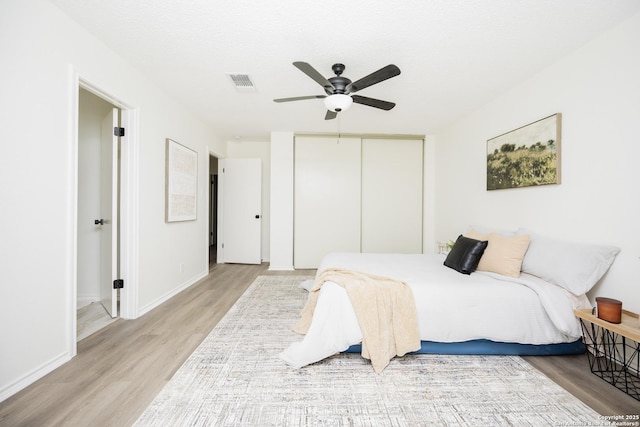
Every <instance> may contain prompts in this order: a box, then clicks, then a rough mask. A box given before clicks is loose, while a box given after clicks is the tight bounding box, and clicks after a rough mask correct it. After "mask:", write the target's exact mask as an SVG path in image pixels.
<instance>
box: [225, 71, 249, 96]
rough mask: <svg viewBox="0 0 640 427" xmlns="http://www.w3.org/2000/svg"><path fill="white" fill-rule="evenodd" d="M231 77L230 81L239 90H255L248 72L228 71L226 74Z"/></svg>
mask: <svg viewBox="0 0 640 427" xmlns="http://www.w3.org/2000/svg"><path fill="white" fill-rule="evenodd" d="M227 75H228V76H229V78H230V79H231V83H233V86H235V88H236V90H237V91H239V92H255V91H256V85H255V84H253V80H251V76H250V75H248V74H239V73H229V74H227Z"/></svg>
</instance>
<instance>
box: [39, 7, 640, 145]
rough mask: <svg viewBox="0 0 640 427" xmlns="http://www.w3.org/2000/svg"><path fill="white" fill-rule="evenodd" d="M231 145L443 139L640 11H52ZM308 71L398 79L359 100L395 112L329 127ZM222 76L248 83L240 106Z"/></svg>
mask: <svg viewBox="0 0 640 427" xmlns="http://www.w3.org/2000/svg"><path fill="white" fill-rule="evenodd" d="M51 1H52V2H53V3H54V4H56V5H57V6H58V7H60V8H61V9H62V10H63V11H64V12H66V13H67V14H68V15H70V16H71V17H72V18H73V19H75V20H76V21H77V22H79V23H80V24H81V25H83V26H85V27H86V28H87V29H88V30H89V31H91V32H92V33H93V34H95V35H96V36H97V37H98V38H99V39H101V40H102V41H103V42H105V43H106V44H107V45H109V46H111V47H112V48H113V49H114V50H116V51H118V52H119V53H120V54H121V55H122V56H123V57H124V58H125V59H127V60H128V61H129V62H130V63H132V64H134V65H135V66H136V67H137V68H138V69H140V70H141V71H142V72H143V73H144V74H145V75H147V76H148V78H149V79H150V80H152V81H154V82H155V83H157V84H158V85H159V86H161V87H163V88H164V89H165V90H166V91H167V92H169V93H170V94H171V95H172V96H174V97H175V98H176V99H178V100H180V101H181V102H183V103H184V104H185V106H186V107H187V108H188V109H190V110H191V111H193V112H194V113H196V114H198V115H199V116H201V117H202V118H203V119H204V120H206V121H207V122H209V123H210V124H211V126H212V127H213V129H214V130H215V131H216V132H217V133H219V134H220V136H221V137H223V138H225V139H233V138H236V137H240V138H242V139H243V140H251V139H267V138H268V135H269V133H270V132H271V131H272V130H276V131H279V130H292V131H313V132H337V131H340V132H363V133H414V134H425V133H433V132H437V131H438V129H440V128H441V127H442V126H446V125H447V124H449V123H451V122H452V121H453V120H455V119H456V118H458V117H460V116H461V115H464V114H466V113H469V112H470V111H473V110H474V109H476V108H479V107H480V106H482V105H483V104H484V103H486V102H488V101H491V100H492V99H494V98H495V97H496V96H498V95H499V94H501V93H503V92H505V91H506V90H508V89H509V88H511V87H513V86H514V85H515V84H517V83H519V82H521V81H523V80H524V79H526V78H528V77H530V76H532V75H533V74H535V73H536V72H538V71H540V70H541V69H543V68H544V67H546V66H548V65H549V64H551V63H552V62H554V61H556V60H558V59H559V58H561V57H563V56H564V55H566V54H567V53H569V52H571V51H572V50H574V49H576V48H578V47H579V46H581V45H583V44H584V43H586V42H587V41H589V40H591V39H593V38H594V37H596V36H597V35H598V34H599V33H601V32H603V31H605V30H606V29H608V28H610V27H611V26H613V25H615V24H617V23H619V22H621V21H622V20H624V19H625V18H626V17H628V16H630V15H631V14H634V13H637V12H638V11H640V1H638V0H562V1H560V0H517V1H514V0H408V1H390V0H384V1H381V0H349V1H345V0H342V1H337V0H325V1H322V2H320V1H310V0H277V1H275V0H271V1H267V0H263V1H248V0H217V1H212V0H190V1H179V0H108V1H107V0H51ZM294 61H305V62H308V63H310V64H311V65H312V66H314V67H315V68H316V69H317V70H318V71H320V73H321V74H323V75H325V76H327V77H330V76H332V75H333V74H332V71H331V65H332V64H334V63H336V62H341V63H343V64H345V65H346V70H345V72H344V76H346V77H349V78H351V79H352V80H354V81H355V80H357V79H359V78H361V77H363V76H365V75H367V74H369V73H371V72H373V71H375V70H377V69H379V68H381V67H383V66H385V65H387V64H390V63H393V64H396V65H397V66H398V67H399V68H400V69H401V70H402V74H401V75H400V76H398V77H395V78H393V79H390V80H387V81H385V82H382V83H380V84H378V85H374V86H371V87H369V88H366V89H363V90H362V91H361V92H358V94H359V95H363V96H368V97H372V98H379V99H383V100H387V101H392V102H396V103H397V106H396V107H395V108H394V109H393V110H391V111H382V110H378V109H374V108H370V107H366V106H363V105H355V104H354V105H353V106H352V107H351V108H350V109H349V110H348V111H345V112H343V113H341V114H339V116H338V119H336V120H332V121H325V120H324V114H325V109H324V105H323V103H322V100H320V99H314V100H305V101H298V102H291V103H284V104H282V103H279V104H276V103H274V102H273V99H274V98H285V97H292V96H303V95H316V94H323V93H324V92H323V91H322V88H321V87H320V86H319V85H318V84H317V83H315V82H314V81H313V80H311V79H310V78H309V77H307V76H306V75H304V74H303V73H302V72H301V71H299V70H298V69H296V68H295V67H294V66H293V65H292V62H294ZM226 73H246V74H249V75H250V76H251V77H252V79H253V81H254V82H255V85H256V87H257V91H256V92H254V93H243V92H238V91H236V89H235V88H234V86H233V85H232V84H231V82H230V79H229V78H228V76H227V75H226Z"/></svg>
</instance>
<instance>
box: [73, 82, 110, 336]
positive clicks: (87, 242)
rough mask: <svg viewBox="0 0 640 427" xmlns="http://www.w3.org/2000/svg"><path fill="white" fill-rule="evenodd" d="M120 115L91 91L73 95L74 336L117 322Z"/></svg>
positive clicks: (87, 333) (81, 89)
mask: <svg viewBox="0 0 640 427" xmlns="http://www.w3.org/2000/svg"><path fill="white" fill-rule="evenodd" d="M114 125H115V126H117V127H119V126H120V109H118V108H117V107H116V106H115V105H113V104H112V103H110V102H108V101H106V100H104V99H103V98H101V97H99V96H97V95H95V94H93V93H91V92H90V91H88V90H86V89H83V88H79V93H78V188H77V194H78V205H77V206H78V207H77V225H76V226H77V269H76V274H77V284H76V289H77V314H76V315H77V318H76V324H77V328H76V331H77V336H76V340H81V339H83V338H86V337H87V336H89V335H91V334H92V333H94V332H97V331H98V330H100V329H101V328H103V327H105V326H106V325H108V324H110V323H111V322H113V321H114V319H115V318H117V317H118V291H117V290H114V289H113V284H112V280H113V279H112V277H113V276H115V277H118V268H119V245H118V241H119V239H118V236H119V227H118V224H119V221H118V217H119V214H118V212H119V209H118V207H119V185H118V183H119V173H118V171H119V169H120V168H119V157H120V156H119V138H118V137H115V136H114V135H113V132H114V130H113V127H114Z"/></svg>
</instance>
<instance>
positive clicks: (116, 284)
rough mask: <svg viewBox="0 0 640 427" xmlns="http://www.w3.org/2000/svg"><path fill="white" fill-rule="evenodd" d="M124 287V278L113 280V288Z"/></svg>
mask: <svg viewBox="0 0 640 427" xmlns="http://www.w3.org/2000/svg"><path fill="white" fill-rule="evenodd" d="M122 288H124V280H123V279H116V280H114V281H113V289H122Z"/></svg>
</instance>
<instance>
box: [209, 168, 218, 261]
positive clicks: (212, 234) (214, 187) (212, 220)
mask: <svg viewBox="0 0 640 427" xmlns="http://www.w3.org/2000/svg"><path fill="white" fill-rule="evenodd" d="M217 262H218V158H217V157H215V156H213V155H209V270H211V269H212V268H213V267H214V266H215V265H216V263H217Z"/></svg>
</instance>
